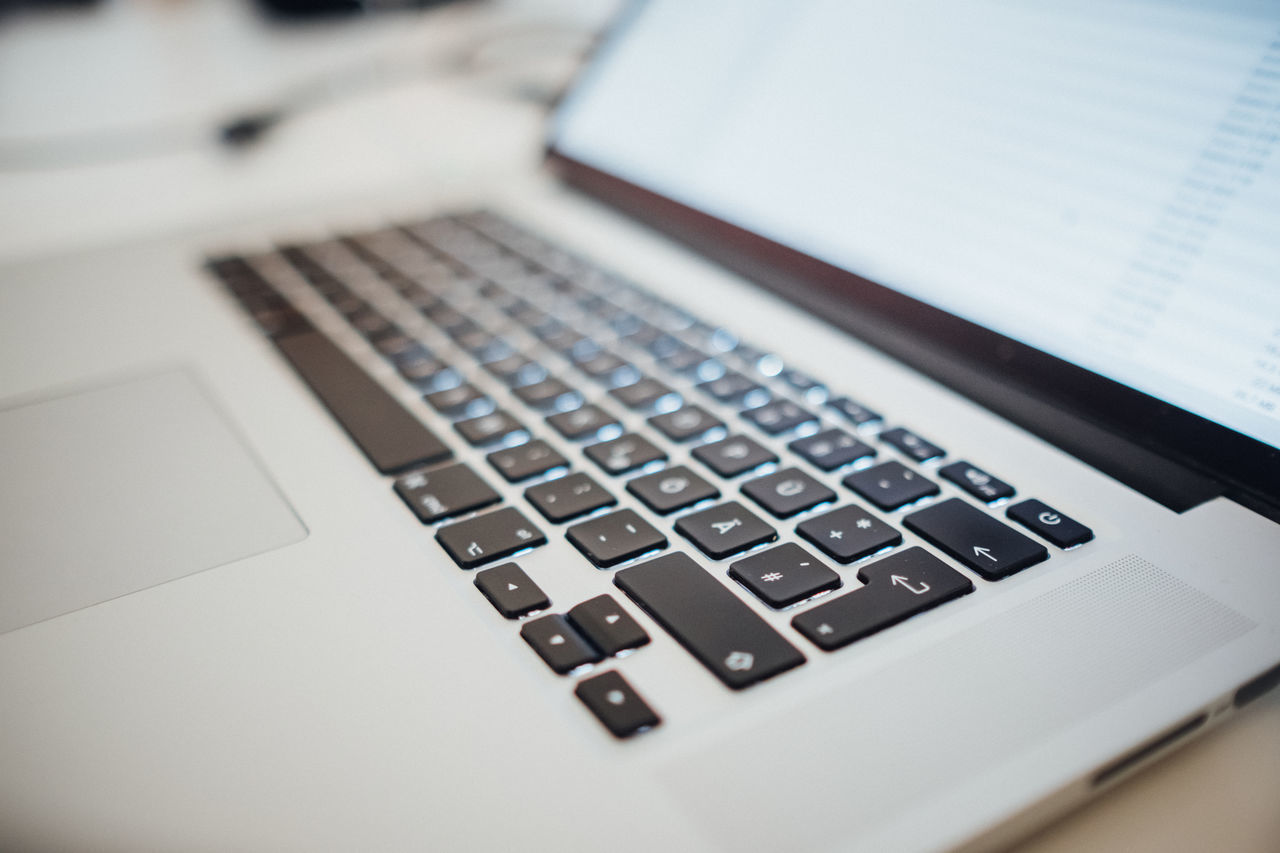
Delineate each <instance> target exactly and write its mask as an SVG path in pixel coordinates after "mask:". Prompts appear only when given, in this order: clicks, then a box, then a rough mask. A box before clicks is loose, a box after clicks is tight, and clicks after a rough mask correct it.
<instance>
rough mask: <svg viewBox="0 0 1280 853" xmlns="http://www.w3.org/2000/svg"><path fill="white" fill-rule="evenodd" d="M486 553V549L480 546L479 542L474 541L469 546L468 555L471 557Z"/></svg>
mask: <svg viewBox="0 0 1280 853" xmlns="http://www.w3.org/2000/svg"><path fill="white" fill-rule="evenodd" d="M483 553H484V549H483V548H481V547H480V543H479V542H472V543H471V544H470V545H468V546H467V555H468V556H471V557H479V556H480V555H481V554H483Z"/></svg>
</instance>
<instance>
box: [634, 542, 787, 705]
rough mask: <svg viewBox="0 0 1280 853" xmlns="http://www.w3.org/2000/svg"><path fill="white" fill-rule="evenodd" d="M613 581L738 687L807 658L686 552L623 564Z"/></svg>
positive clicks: (760, 679) (727, 683)
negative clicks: (643, 561) (632, 563)
mask: <svg viewBox="0 0 1280 853" xmlns="http://www.w3.org/2000/svg"><path fill="white" fill-rule="evenodd" d="M613 580H614V583H615V584H617V585H618V587H619V588H621V589H622V591H623V592H625V593H626V594H627V595H629V596H630V597H631V599H632V600H633V601H635V603H636V604H638V605H640V607H642V608H643V609H644V610H645V611H646V612H647V613H648V614H649V615H650V616H652V617H653V618H654V620H655V621H656V622H657V623H658V624H659V625H661V626H662V627H663V628H665V629H666V630H667V632H668V633H670V634H671V636H673V637H675V638H676V640H677V641H678V642H679V643H680V644H681V645H682V646H684V647H685V648H686V649H688V650H689V652H690V653H691V654H692V655H693V656H694V657H695V658H697V659H698V661H699V662H701V663H702V664H703V666H705V667H706V668H707V669H709V670H711V672H712V673H713V674H714V675H715V676H716V677H717V678H719V679H720V680H721V681H723V682H724V683H725V684H726V685H727V686H728V687H731V688H733V689H734V690H740V689H741V688H743V687H749V686H750V685H752V684H755V683H756V682H757V681H763V680H764V679H766V678H769V677H771V676H774V675H777V674H778V673H780V672H784V671H786V670H788V669H791V668H792V667H795V666H799V665H800V664H802V663H804V660H805V658H804V655H802V654H801V653H800V650H799V649H797V648H796V647H795V646H793V645H791V643H789V642H787V641H786V640H785V639H783V637H782V635H781V634H779V633H778V632H777V631H775V630H773V628H771V627H770V626H769V624H768V623H767V622H765V621H764V620H763V619H762V618H760V617H759V616H758V615H756V613H755V612H754V611H753V610H751V608H749V607H748V606H747V605H746V604H744V603H743V602H742V601H741V600H740V599H739V598H738V597H737V596H735V595H734V594H733V593H731V592H730V591H729V590H728V589H726V588H725V587H724V585H722V584H721V583H719V582H718V581H717V580H716V579H715V578H714V577H712V576H711V575H710V574H709V573H708V572H707V571H706V570H705V569H703V568H702V567H701V566H699V565H698V564H697V563H695V562H694V561H693V560H692V559H690V558H689V557H688V556H687V555H685V554H680V553H676V554H667V555H666V556H663V557H659V558H657V559H656V560H650V561H649V562H647V563H641V564H640V565H638V566H632V567H631V568H628V569H623V570H622V571H620V572H618V573H617V574H616V575H615V576H614V579H613Z"/></svg>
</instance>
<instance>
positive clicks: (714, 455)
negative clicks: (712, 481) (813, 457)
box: [691, 435, 778, 477]
mask: <svg viewBox="0 0 1280 853" xmlns="http://www.w3.org/2000/svg"><path fill="white" fill-rule="evenodd" d="M691 452H692V454H693V458H694V459H697V460H698V461H699V462H701V463H702V464H703V465H706V466H707V467H708V468H710V469H711V470H712V471H715V472H716V473H717V474H719V475H720V476H721V477H736V476H737V475H738V474H741V473H742V472H744V471H751V470H754V469H755V468H758V467H760V466H761V465H763V464H765V463H766V462H777V461H778V457H777V456H775V455H774V454H773V452H772V451H770V450H766V449H765V448H763V447H761V446H760V445H759V444H757V443H756V442H754V441H752V440H751V439H749V438H747V437H746V436H745V435H731V436H729V437H728V438H724V439H721V440H720V441H713V442H712V443H710V444H704V445H702V446H701V447H695V448H693V450H692V451H691Z"/></svg>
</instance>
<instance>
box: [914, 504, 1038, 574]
mask: <svg viewBox="0 0 1280 853" xmlns="http://www.w3.org/2000/svg"><path fill="white" fill-rule="evenodd" d="M902 523H903V524H904V525H906V527H907V529H908V530H910V531H912V532H914V533H918V534H919V535H920V536H922V537H923V538H924V539H926V540H928V541H929V542H931V543H933V544H934V545H937V546H938V547H939V548H941V549H942V550H943V551H945V552H947V554H949V555H951V556H952V557H955V558H956V559H957V560H959V561H960V562H961V563H963V564H964V565H966V566H968V567H969V568H971V569H973V570H974V571H975V572H977V573H978V574H980V575H982V576H983V577H984V578H986V579H987V580H989V581H994V580H1000V579H1001V578H1005V577H1008V576H1009V575H1011V574H1013V573H1014V572H1019V571H1022V570H1023V569H1025V568H1026V567H1027V566H1032V565H1035V564H1036V563H1039V562H1041V561H1043V560H1046V559H1048V558H1049V552H1048V551H1047V550H1046V549H1045V547H1044V546H1043V545H1041V544H1040V543H1038V542H1034V541H1032V540H1031V539H1029V538H1028V537H1026V536H1023V535H1022V534H1021V533H1019V532H1018V531H1016V530H1014V529H1013V528H1011V527H1009V526H1008V525H1005V524H1003V523H1001V522H999V521H997V520H996V519H994V518H992V517H991V516H989V515H987V514H986V513H985V512H983V511H982V510H980V509H978V508H977V507H974V506H972V505H970V504H968V503H965V502H964V501H962V500H960V499H959V498H951V499H949V500H945V501H942V502H941V503H937V504H934V505H933V506H931V507H928V508H927V509H922V510H920V511H919V512H915V513H912V514H911V515H908V516H907V517H906V518H904V519H903V520H902Z"/></svg>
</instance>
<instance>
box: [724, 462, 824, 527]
mask: <svg viewBox="0 0 1280 853" xmlns="http://www.w3.org/2000/svg"><path fill="white" fill-rule="evenodd" d="M742 493H743V494H744V495H746V496H747V497H749V498H751V499H752V500H753V501H755V502H756V503H758V504H760V506H762V507H764V508H765V509H767V510H768V511H769V512H771V513H773V514H774V515H776V516H777V517H778V518H790V517H791V516H793V515H795V514H796V513H798V512H804V511H805V510H807V509H813V508H814V507H815V506H817V505H818V504H822V503H827V502H828V501H833V500H835V499H836V493H835V492H833V491H831V490H830V489H828V488H827V487H826V486H824V485H822V484H821V483H819V482H818V481H817V480H815V479H813V478H812V477H810V476H809V475H808V474H806V473H804V472H803V471H801V470H800V469H798V468H783V469H782V470H781V471H775V472H774V473H772V474H766V475H765V476H763V477H758V478H756V479H754V480H748V481H747V482H745V483H743V484H742Z"/></svg>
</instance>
